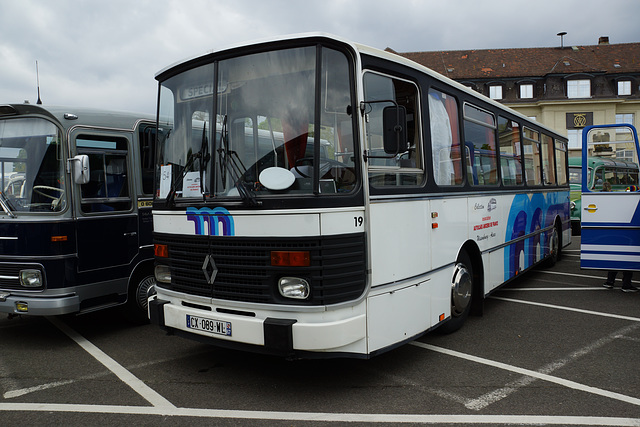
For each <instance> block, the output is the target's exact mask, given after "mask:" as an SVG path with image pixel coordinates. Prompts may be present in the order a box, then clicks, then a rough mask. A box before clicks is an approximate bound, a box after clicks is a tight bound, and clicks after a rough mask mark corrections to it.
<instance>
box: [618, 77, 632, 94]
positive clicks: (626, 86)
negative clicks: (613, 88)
mask: <svg viewBox="0 0 640 427" xmlns="http://www.w3.org/2000/svg"><path fill="white" fill-rule="evenodd" d="M621 95H622V96H624V95H631V81H630V80H618V96H621Z"/></svg>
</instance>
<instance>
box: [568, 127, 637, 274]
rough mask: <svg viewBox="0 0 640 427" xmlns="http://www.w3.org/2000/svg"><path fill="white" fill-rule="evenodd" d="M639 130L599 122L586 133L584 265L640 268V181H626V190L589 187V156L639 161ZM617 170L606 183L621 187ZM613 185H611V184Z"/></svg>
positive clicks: (584, 150) (583, 157)
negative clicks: (598, 154)
mask: <svg viewBox="0 0 640 427" xmlns="http://www.w3.org/2000/svg"><path fill="white" fill-rule="evenodd" d="M639 152H640V149H639V147H638V134H637V132H636V129H635V128H634V127H633V126H631V125H625V124H619V125H596V126H589V127H586V128H585V129H584V130H583V135H582V170H583V174H582V222H581V228H582V230H581V233H582V237H581V247H580V267H581V268H586V269H603V270H640V192H638V182H626V183H624V184H625V185H626V187H624V190H617V191H591V190H590V189H589V188H588V184H589V183H588V180H587V179H588V174H586V173H584V171H586V170H587V156H589V155H593V154H594V153H606V154H609V155H610V157H613V158H620V157H624V158H625V160H630V159H631V160H632V161H633V162H636V163H637V162H638V153H639ZM614 179H618V178H617V177H616V175H615V174H614V175H613V176H612V177H611V178H610V179H609V180H608V181H606V182H605V183H603V184H604V190H606V189H607V188H606V187H609V188H611V187H610V186H613V187H614V188H615V187H618V188H619V187H620V184H621V183H620V182H609V181H611V180H614ZM608 184H609V185H610V186H609V185H608Z"/></svg>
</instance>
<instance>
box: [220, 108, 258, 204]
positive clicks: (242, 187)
mask: <svg viewBox="0 0 640 427" xmlns="http://www.w3.org/2000/svg"><path fill="white" fill-rule="evenodd" d="M220 139H221V141H220V142H221V147H220V148H219V149H218V158H219V160H220V167H221V169H222V170H221V173H222V183H223V186H224V183H225V181H226V179H225V176H226V173H227V171H229V175H230V176H231V179H232V180H233V182H234V183H235V186H236V189H237V190H238V194H240V197H241V198H242V201H243V202H244V203H245V204H246V205H249V206H257V205H258V204H259V203H258V202H257V200H256V196H255V194H254V192H253V189H252V188H251V187H248V186H247V183H246V182H245V181H244V180H243V179H242V177H243V175H244V174H245V173H246V171H247V168H245V167H244V164H243V163H242V160H241V159H240V156H238V153H237V152H235V151H233V150H231V149H230V148H229V140H228V136H227V116H224V118H223V120H222V134H221V136H220Z"/></svg>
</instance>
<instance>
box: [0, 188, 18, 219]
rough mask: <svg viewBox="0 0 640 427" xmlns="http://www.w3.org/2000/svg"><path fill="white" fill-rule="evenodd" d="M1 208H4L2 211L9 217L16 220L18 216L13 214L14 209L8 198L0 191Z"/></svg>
mask: <svg viewBox="0 0 640 427" xmlns="http://www.w3.org/2000/svg"><path fill="white" fill-rule="evenodd" d="M0 206H2V210H3V211H4V212H5V213H6V214H7V215H9V217H11V218H15V217H16V215H15V214H14V213H13V212H12V211H13V210H14V209H13V207H12V206H11V202H10V201H9V199H7V196H6V195H5V194H4V193H3V192H2V191H0Z"/></svg>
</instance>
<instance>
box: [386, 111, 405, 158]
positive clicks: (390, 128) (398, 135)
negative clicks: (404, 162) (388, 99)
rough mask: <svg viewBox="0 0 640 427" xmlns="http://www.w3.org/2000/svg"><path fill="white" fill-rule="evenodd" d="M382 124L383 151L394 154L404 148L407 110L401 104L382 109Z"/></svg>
mask: <svg viewBox="0 0 640 427" xmlns="http://www.w3.org/2000/svg"><path fill="white" fill-rule="evenodd" d="M382 123H383V126H384V131H383V136H382V137H383V139H384V152H385V153H386V154H393V155H396V154H398V153H400V152H402V151H404V150H405V145H406V144H407V110H406V109H405V108H404V107H403V106H401V105H394V106H390V107H385V108H384V110H382Z"/></svg>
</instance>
